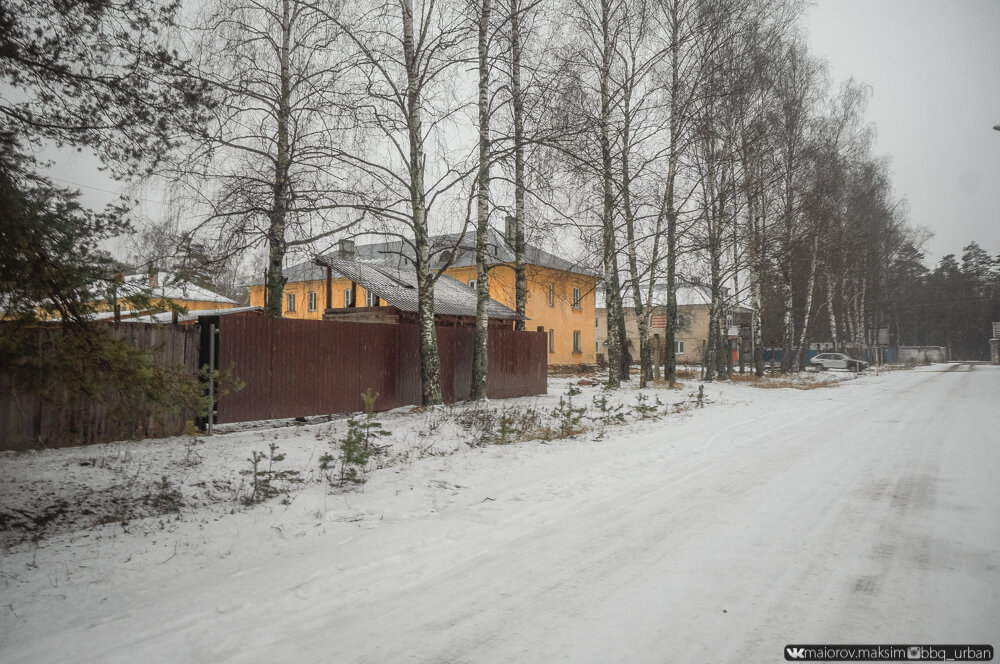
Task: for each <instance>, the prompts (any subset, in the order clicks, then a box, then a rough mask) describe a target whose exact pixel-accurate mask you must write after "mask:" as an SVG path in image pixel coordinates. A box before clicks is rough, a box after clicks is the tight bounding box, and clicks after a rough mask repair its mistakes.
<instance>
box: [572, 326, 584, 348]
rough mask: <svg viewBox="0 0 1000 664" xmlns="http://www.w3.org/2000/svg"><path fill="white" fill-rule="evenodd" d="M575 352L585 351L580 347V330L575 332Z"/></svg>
mask: <svg viewBox="0 0 1000 664" xmlns="http://www.w3.org/2000/svg"><path fill="white" fill-rule="evenodd" d="M573 352H574V353H582V352H583V349H582V348H581V347H580V330H573Z"/></svg>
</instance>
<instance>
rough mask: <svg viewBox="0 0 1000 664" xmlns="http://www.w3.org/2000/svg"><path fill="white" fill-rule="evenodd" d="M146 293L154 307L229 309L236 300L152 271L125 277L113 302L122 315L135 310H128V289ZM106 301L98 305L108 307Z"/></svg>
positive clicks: (194, 309) (166, 274) (234, 304)
mask: <svg viewBox="0 0 1000 664" xmlns="http://www.w3.org/2000/svg"><path fill="white" fill-rule="evenodd" d="M146 288H148V289H149V290H150V291H151V293H150V299H151V301H152V305H153V308H154V309H160V310H165V309H172V308H176V307H182V308H184V309H185V310H187V311H206V310H214V309H231V308H233V307H235V306H237V305H236V302H235V301H233V300H231V299H229V298H228V297H225V296H224V295H219V294H218V293H215V292H213V291H210V290H208V289H207V288H202V287H201V286H195V285H194V284H192V283H189V282H187V281H183V280H181V279H179V278H178V277H176V276H175V275H172V274H170V273H169V272H153V273H151V274H132V275H128V276H126V277H125V281H124V284H123V285H122V286H121V288H120V292H121V297H119V300H118V302H117V304H118V305H119V306H120V307H121V311H122V315H123V316H126V315H129V314H133V313H137V312H133V311H130V310H129V306H130V304H129V302H128V300H127V299H123V298H127V297H128V293H129V291H130V290H136V289H146ZM112 308H113V307H112V306H111V305H110V304H109V305H107V306H106V307H104V306H102V307H99V309H108V310H110V309H112Z"/></svg>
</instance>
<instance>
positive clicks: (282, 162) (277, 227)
mask: <svg viewBox="0 0 1000 664" xmlns="http://www.w3.org/2000/svg"><path fill="white" fill-rule="evenodd" d="M289 5H290V2H289V0H283V2H282V4H281V48H280V51H279V74H278V84H279V86H280V90H281V92H280V94H279V97H278V113H277V118H276V120H277V130H278V131H277V136H276V141H275V142H276V146H277V154H276V155H275V157H276V159H275V170H274V200H273V204H272V206H271V211H270V214H269V215H268V216H269V217H270V219H269V221H270V226H269V228H268V230H267V245H268V247H267V280H266V285H265V291H266V293H267V295H266V298H265V301H264V313H265V314H267V315H268V316H271V317H272V318H279V317H281V310H282V300H283V299H284V294H285V293H284V291H285V282H286V281H287V279H286V278H285V274H284V266H285V252H286V251H287V249H288V245H287V242H286V240H285V218H286V215H287V212H288V165H289V161H290V160H289V153H288V119H289V116H290V115H291V109H290V99H291V84H290V81H289V71H288V52H289V42H290V41H291V29H292V17H291V7H290V6H289Z"/></svg>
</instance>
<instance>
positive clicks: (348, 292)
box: [344, 288, 354, 308]
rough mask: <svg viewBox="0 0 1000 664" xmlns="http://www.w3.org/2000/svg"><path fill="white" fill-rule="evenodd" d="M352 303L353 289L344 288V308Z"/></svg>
mask: <svg viewBox="0 0 1000 664" xmlns="http://www.w3.org/2000/svg"><path fill="white" fill-rule="evenodd" d="M353 305H354V291H353V290H352V289H350V288H347V289H345V290H344V308H347V307H350V306H353Z"/></svg>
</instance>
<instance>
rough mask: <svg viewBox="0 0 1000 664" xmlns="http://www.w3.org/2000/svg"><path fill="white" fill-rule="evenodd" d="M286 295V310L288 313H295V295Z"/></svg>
mask: <svg viewBox="0 0 1000 664" xmlns="http://www.w3.org/2000/svg"><path fill="white" fill-rule="evenodd" d="M286 295H287V297H288V306H287V307H286V309H287V310H288V311H289V312H293V311H295V293H286Z"/></svg>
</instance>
